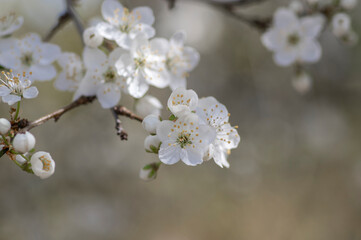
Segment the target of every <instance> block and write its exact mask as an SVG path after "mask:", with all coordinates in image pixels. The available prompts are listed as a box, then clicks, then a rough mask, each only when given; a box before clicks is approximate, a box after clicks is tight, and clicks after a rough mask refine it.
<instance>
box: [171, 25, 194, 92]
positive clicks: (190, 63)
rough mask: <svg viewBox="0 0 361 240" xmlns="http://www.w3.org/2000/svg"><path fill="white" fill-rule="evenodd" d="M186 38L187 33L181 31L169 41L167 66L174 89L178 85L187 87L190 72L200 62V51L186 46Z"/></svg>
mask: <svg viewBox="0 0 361 240" xmlns="http://www.w3.org/2000/svg"><path fill="white" fill-rule="evenodd" d="M185 40H186V33H185V32H184V31H179V32H176V33H175V34H174V35H173V36H172V37H171V39H170V41H169V45H168V53H167V59H166V66H167V70H168V72H169V78H170V83H169V86H170V88H171V89H172V90H175V89H176V88H178V87H183V88H186V87H187V80H186V78H187V76H188V74H189V72H190V71H192V70H193V69H194V68H195V67H196V66H197V65H198V63H199V58H200V56H199V53H198V52H197V51H196V50H195V49H194V48H191V47H186V46H184V42H185Z"/></svg>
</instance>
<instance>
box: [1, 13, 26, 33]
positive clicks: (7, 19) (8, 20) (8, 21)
mask: <svg viewBox="0 0 361 240" xmlns="http://www.w3.org/2000/svg"><path fill="white" fill-rule="evenodd" d="M23 22H24V18H23V17H21V16H16V14H15V13H13V12H11V13H9V14H7V15H4V16H1V17H0V38H1V37H5V36H8V35H10V34H12V33H13V32H15V31H16V30H18V29H19V28H20V27H21V25H23Z"/></svg>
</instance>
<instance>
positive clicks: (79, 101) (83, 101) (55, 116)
mask: <svg viewBox="0 0 361 240" xmlns="http://www.w3.org/2000/svg"><path fill="white" fill-rule="evenodd" d="M95 98H96V97H94V96H91V97H86V96H81V97H80V98H78V99H77V100H75V101H74V102H72V103H70V104H69V105H67V106H65V107H63V108H60V109H59V110H56V111H55V112H52V113H50V114H48V115H45V116H44V117H41V118H39V119H37V120H35V121H33V122H30V123H28V125H27V126H26V128H25V129H26V130H30V129H32V128H34V127H37V126H40V125H42V124H43V123H45V122H47V121H49V120H50V119H54V120H55V121H58V120H59V118H60V117H61V116H62V115H63V114H64V113H66V112H68V111H70V110H72V109H74V108H76V107H79V106H81V105H86V104H88V103H91V102H93V101H94V100H95Z"/></svg>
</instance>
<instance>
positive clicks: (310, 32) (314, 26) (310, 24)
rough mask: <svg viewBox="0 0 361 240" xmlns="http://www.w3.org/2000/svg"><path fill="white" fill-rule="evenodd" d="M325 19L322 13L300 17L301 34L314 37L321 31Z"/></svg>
mask: <svg viewBox="0 0 361 240" xmlns="http://www.w3.org/2000/svg"><path fill="white" fill-rule="evenodd" d="M324 23H325V19H324V17H323V16H322V15H318V16H310V17H304V18H302V19H301V27H302V31H303V36H305V37H307V38H316V37H318V35H319V34H320V32H321V31H322V28H323V25H324Z"/></svg>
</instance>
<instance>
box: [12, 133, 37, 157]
mask: <svg viewBox="0 0 361 240" xmlns="http://www.w3.org/2000/svg"><path fill="white" fill-rule="evenodd" d="M35 142H36V140H35V137H34V135H33V134H31V133H30V132H25V133H18V134H16V135H15V137H14V140H13V147H14V149H15V150H16V151H18V152H20V153H26V152H29V151H30V150H31V149H33V148H34V147H35Z"/></svg>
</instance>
